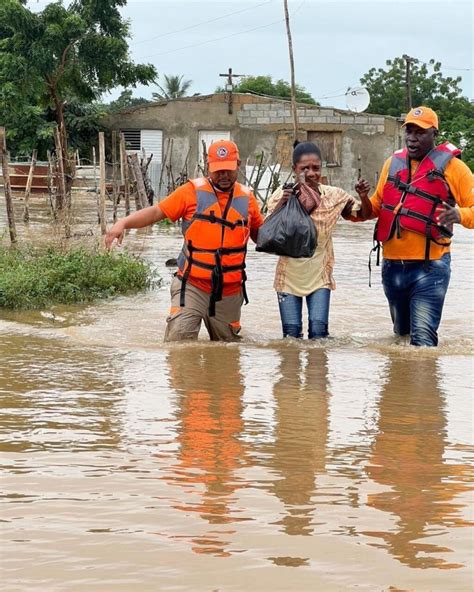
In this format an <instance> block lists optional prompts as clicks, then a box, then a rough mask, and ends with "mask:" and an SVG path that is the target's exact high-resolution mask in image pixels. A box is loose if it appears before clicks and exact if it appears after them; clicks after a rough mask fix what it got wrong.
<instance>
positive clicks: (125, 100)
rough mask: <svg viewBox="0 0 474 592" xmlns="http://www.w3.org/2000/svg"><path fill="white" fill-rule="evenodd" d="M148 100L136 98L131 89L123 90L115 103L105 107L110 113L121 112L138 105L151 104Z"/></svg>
mask: <svg viewBox="0 0 474 592" xmlns="http://www.w3.org/2000/svg"><path fill="white" fill-rule="evenodd" d="M149 102H150V101H149V100H148V99H144V98H143V97H134V96H133V91H132V90H130V89H125V90H123V91H122V92H121V93H120V95H119V97H118V98H117V99H115V101H111V102H110V103H109V104H108V105H104V107H105V109H106V110H107V111H108V112H114V111H121V110H122V109H128V108H130V107H136V106H137V105H144V104H146V103H149Z"/></svg>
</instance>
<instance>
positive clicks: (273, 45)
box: [28, 0, 473, 107]
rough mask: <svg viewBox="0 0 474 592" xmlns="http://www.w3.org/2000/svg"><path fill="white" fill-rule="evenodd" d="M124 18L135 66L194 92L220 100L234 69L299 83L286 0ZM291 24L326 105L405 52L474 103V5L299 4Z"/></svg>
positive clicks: (309, 81) (302, 74)
mask: <svg viewBox="0 0 474 592" xmlns="http://www.w3.org/2000/svg"><path fill="white" fill-rule="evenodd" d="M46 4H48V2H46V1H43V0H38V1H37V0H30V2H29V3H28V6H29V7H30V8H32V9H33V10H41V9H42V8H44V6H45V5H46ZM122 13H123V15H124V16H125V17H126V18H128V19H130V23H131V31H132V35H133V38H132V39H131V40H130V51H131V55H132V57H133V59H134V60H135V61H137V62H143V63H152V64H154V65H155V66H156V69H157V71H158V73H159V74H160V75H162V74H183V75H184V77H185V78H186V79H191V80H192V81H193V84H192V87H191V89H190V91H189V92H190V94H193V93H201V94H208V93H212V92H213V91H214V90H215V88H216V86H218V85H219V84H222V83H223V81H224V80H223V79H222V78H219V74H220V73H224V72H226V71H227V69H228V68H229V67H232V68H233V71H234V72H235V73H237V74H247V75H259V74H269V75H271V76H273V77H274V78H284V79H286V80H289V62H288V46H287V40H286V32H285V23H284V13H283V0H238V1H237V2H235V1H233V2H228V1H227V0H171V1H169V0H128V3H127V6H126V7H125V8H124V9H123V10H122ZM290 17H291V28H292V35H293V47H294V54H295V69H296V79H297V82H298V83H299V84H302V85H303V86H304V87H306V89H307V90H308V91H309V92H310V93H311V94H312V95H313V97H315V98H317V99H318V100H319V102H320V103H321V104H323V105H332V106H335V107H344V97H343V96H342V95H343V94H344V92H345V90H346V89H347V88H348V87H349V86H354V85H358V84H359V79H360V77H361V76H362V75H363V74H364V73H366V72H367V71H368V70H369V69H370V68H371V67H384V66H385V60H387V59H390V58H393V57H395V56H401V55H402V54H404V53H406V54H408V55H410V56H413V57H416V58H418V59H420V60H421V61H428V60H429V59H430V58H435V59H437V60H439V61H441V63H442V65H443V73H444V74H445V75H449V76H462V78H463V80H462V84H461V86H462V89H463V92H464V94H465V95H466V96H468V97H469V98H471V99H472V98H473V41H472V39H473V4H472V3H471V2H463V1H462V0H408V1H405V2H403V1H394V0H377V1H374V2H367V1H364V0H346V1H345V2H340V1H338V0H322V1H320V0H290ZM154 90H157V89H156V88H153V87H139V88H138V89H136V90H135V91H134V94H135V95H136V96H144V97H150V96H151V93H152V92H153V91H154ZM119 92H120V90H117V91H116V92H113V93H112V95H111V98H116V97H117V96H118V94H119ZM335 95H339V96H335ZM326 97H327V98H326Z"/></svg>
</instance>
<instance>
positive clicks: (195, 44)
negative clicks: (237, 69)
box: [136, 0, 306, 60]
mask: <svg viewBox="0 0 474 592" xmlns="http://www.w3.org/2000/svg"><path fill="white" fill-rule="evenodd" d="M305 1H306V0H303V1H302V2H301V4H300V5H299V6H298V8H297V9H296V10H295V11H294V12H293V15H295V14H296V13H297V12H298V11H299V10H300V9H301V7H302V6H303V4H304V3H305ZM284 21H285V19H284V18H282V19H278V20H277V21H272V22H271V23H267V24H266V25H260V26H258V27H253V28H252V29H246V30H245V31H239V32H237V33H232V34H231V35H224V36H223V37H215V38H214V39H206V40H205V41H201V42H199V43H192V44H190V45H184V46H183V47H177V48H176V49H170V50H169V51H161V52H158V53H150V54H148V55H145V56H140V57H137V58H136V59H137V60H144V59H147V58H151V57H155V56H162V55H168V54H170V53H175V52H176V51H181V50H183V49H190V48H192V47H199V46H201V45H206V44H208V43H213V42H214V41H222V40H224V39H230V38H231V37H237V36H238V35H245V34H246V33H251V32H253V31H258V30H259V29H265V28H267V27H271V26H273V25H276V24H279V23H283V22H284Z"/></svg>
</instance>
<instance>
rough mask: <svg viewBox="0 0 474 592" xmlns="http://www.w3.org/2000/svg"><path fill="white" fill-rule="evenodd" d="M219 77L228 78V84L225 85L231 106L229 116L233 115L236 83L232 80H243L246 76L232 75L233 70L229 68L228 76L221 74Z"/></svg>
mask: <svg viewBox="0 0 474 592" xmlns="http://www.w3.org/2000/svg"><path fill="white" fill-rule="evenodd" d="M219 76H223V77H224V78H227V82H226V83H225V91H226V93H227V104H228V106H229V115H232V113H233V105H232V91H233V90H234V82H233V80H232V78H241V77H242V76H245V74H232V68H229V70H228V72H227V74H219Z"/></svg>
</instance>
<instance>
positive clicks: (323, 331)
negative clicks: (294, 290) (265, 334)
mask: <svg viewBox="0 0 474 592" xmlns="http://www.w3.org/2000/svg"><path fill="white" fill-rule="evenodd" d="M277 295H278V306H279V307H280V317H281V324H282V328H283V337H297V338H302V337H303V317H302V310H303V297H302V296H295V295H294V294H287V293H286V292H277ZM330 298H331V290H329V289H328V288H320V289H319V290H316V291H315V292H312V293H311V294H308V296H306V306H307V307H308V337H309V339H317V338H319V337H327V336H328V335H329V332H328V323H329V300H330Z"/></svg>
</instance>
